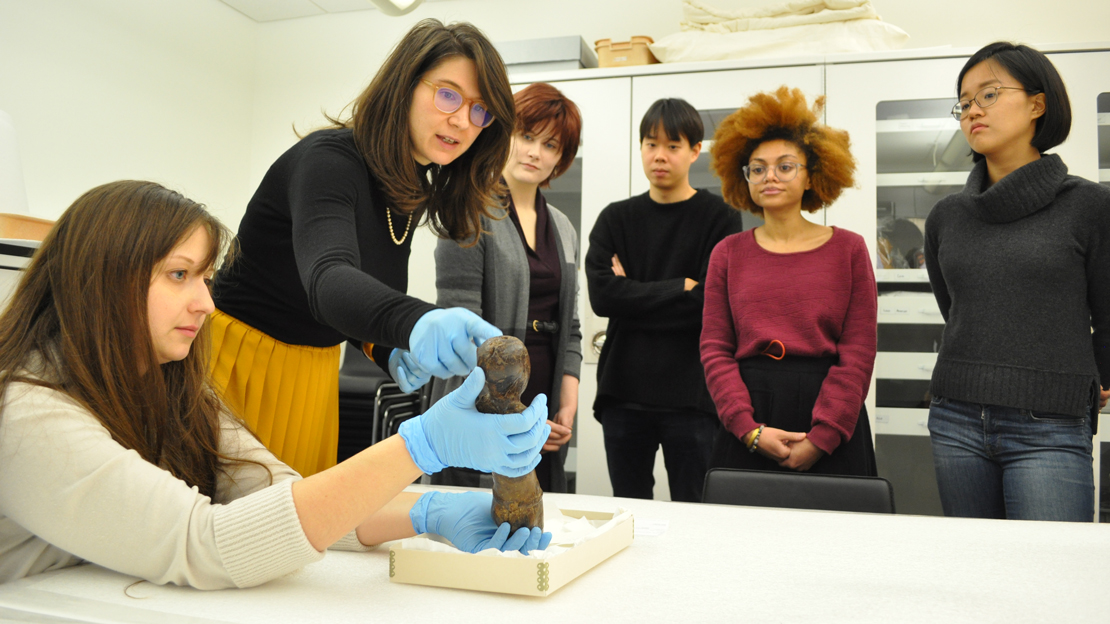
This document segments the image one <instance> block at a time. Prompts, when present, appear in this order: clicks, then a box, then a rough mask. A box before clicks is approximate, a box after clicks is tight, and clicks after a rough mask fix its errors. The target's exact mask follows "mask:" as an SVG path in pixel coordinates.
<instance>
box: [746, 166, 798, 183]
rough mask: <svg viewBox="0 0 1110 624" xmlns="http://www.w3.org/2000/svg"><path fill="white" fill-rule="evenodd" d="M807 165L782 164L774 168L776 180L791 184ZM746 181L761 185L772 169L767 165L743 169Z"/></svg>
mask: <svg viewBox="0 0 1110 624" xmlns="http://www.w3.org/2000/svg"><path fill="white" fill-rule="evenodd" d="M804 168H805V165H803V164H802V163H796V162H790V161H786V162H780V163H779V164H777V165H775V166H774V170H775V179H776V180H778V181H779V182H789V181H791V180H793V179H794V178H796V177H798V170H799V169H804ZM743 169H744V179H745V180H747V181H748V182H749V183H751V184H759V183H761V182H763V181H764V180H766V179H767V172H768V171H770V170H771V169H772V168H771V167H768V166H767V165H747V166H745V167H743Z"/></svg>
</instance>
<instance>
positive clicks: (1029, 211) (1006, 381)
mask: <svg viewBox="0 0 1110 624" xmlns="http://www.w3.org/2000/svg"><path fill="white" fill-rule="evenodd" d="M1067 173H1068V169H1067V166H1065V165H1064V163H1063V161H1061V160H1060V157H1059V156H1056V155H1048V156H1045V157H1043V158H1041V159H1039V160H1036V161H1034V162H1031V163H1029V164H1027V165H1025V166H1024V167H1021V168H1020V169H1018V170H1016V171H1014V172H1013V173H1011V174H1010V175H1008V176H1006V177H1005V178H1003V179H1002V180H1000V181H999V182H998V183H997V184H994V185H993V186H989V187H987V168H986V162H985V161H982V162H980V163H979V164H978V165H976V166H975V169H974V170H972V172H971V175H970V176H969V177H968V180H967V186H966V187H965V188H964V190H963V191H962V192H960V193H957V194H955V195H950V196H948V197H946V198H944V199H942V200H941V201H940V202H939V203H938V204H937V205H936V207H935V208H934V209H933V211H932V213H931V214H930V215H929V218H928V220H927V221H926V222H925V261H926V267H927V269H928V271H929V281H930V282H931V283H932V286H933V292H934V293H935V295H936V298H937V303H938V304H940V311H941V314H943V315H944V320H945V321H946V322H947V325H946V326H945V328H944V339H943V341H942V343H941V348H940V354H939V355H938V357H937V366H936V368H935V369H934V370H933V380H932V384H931V391H932V393H933V394H934V395H938V396H943V397H947V398H952V399H958V400H962V401H968V402H971V403H979V404H986V405H1002V406H1007V407H1016V408H1019V409H1029V410H1035V411H1042V412H1049V413H1053V414H1067V415H1071V416H1075V417H1082V416H1084V415H1087V414H1088V413H1089V412H1088V405H1090V403H1091V402H1092V401H1093V406H1092V408H1091V413H1093V412H1094V411H1095V410H1097V409H1098V402H1097V395H1095V394H1094V393H1095V391H1096V390H1097V387H1098V385H1099V380H1100V379H1101V380H1102V383H1103V384H1106V383H1108V382H1110V189H1108V188H1106V187H1103V186H1100V185H1098V184H1095V183H1093V182H1090V181H1087V180H1084V179H1082V178H1078V177H1076V176H1070V175H1068V174H1067ZM984 189H985V190H984ZM1092 328H1093V330H1094V331H1093V333H1092ZM1095 424H1097V423H1092V425H1095Z"/></svg>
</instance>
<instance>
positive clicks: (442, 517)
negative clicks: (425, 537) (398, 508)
mask: <svg viewBox="0 0 1110 624" xmlns="http://www.w3.org/2000/svg"><path fill="white" fill-rule="evenodd" d="M492 507H493V494H491V493H490V492H463V493H461V494H447V493H444V492H426V493H425V494H424V495H422V496H421V497H420V498H419V499H418V500H417V501H416V504H415V505H413V506H412V509H410V510H409V520H412V528H413V529H415V530H416V533H417V535H419V534H421V533H435V534H436V535H441V536H443V537H446V538H447V539H448V540H449V541H450V542H451V543H452V544H454V545H455V548H458V549H459V550H461V551H464V552H469V553H476V552H479V551H482V550H486V549H487V548H496V549H498V550H502V551H505V552H508V551H511V550H519V551H520V552H521V553H523V554H525V555H527V554H528V553H529V552H531V551H533V550H543V549H545V548H547V545H548V544H550V543H551V534H550V533H543V532H541V531H540V529H539V528H538V527H532V528H531V529H528V528H525V527H521V528H519V529H517V532H516V533H514V534H513V535H512V536H511V537H510V536H509V523H508V522H502V523H501V526H497V525H496V524H494V523H493V516H492V515H491V509H492Z"/></svg>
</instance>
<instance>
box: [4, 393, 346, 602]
mask: <svg viewBox="0 0 1110 624" xmlns="http://www.w3.org/2000/svg"><path fill="white" fill-rule="evenodd" d="M220 450H221V451H222V452H223V453H224V454H226V455H229V456H233V457H243V458H249V459H253V460H256V461H260V462H263V463H265V464H266V465H268V466H269V467H270V471H271V472H272V473H273V485H270V481H269V477H268V475H267V473H266V471H265V470H264V469H263V468H261V467H260V466H257V465H254V464H244V465H241V466H238V467H236V468H235V469H233V471H232V473H231V475H230V478H227V477H221V479H220V480H219V482H218V483H217V493H216V497H215V499H214V500H213V499H210V498H209V497H207V496H204V495H202V494H200V493H199V492H198V490H197V488H195V487H189V486H188V485H186V484H185V482H184V481H181V480H180V479H177V478H176V477H174V476H173V475H171V474H170V473H169V472H167V471H165V470H163V469H162V468H159V467H158V466H155V465H154V464H151V463H149V462H147V461H145V460H144V459H142V458H141V457H140V456H139V454H138V453H136V452H135V451H133V450H130V449H126V448H124V447H122V446H120V445H119V444H118V443H117V442H115V441H114V440H113V439H112V437H111V435H110V434H109V433H108V430H107V429H105V428H104V427H103V426H102V425H101V424H100V423H99V422H98V421H97V420H96V418H94V417H93V416H92V414H90V413H89V412H88V410H86V409H85V408H83V407H81V406H80V405H79V404H78V403H76V402H75V401H74V400H72V399H71V398H70V397H69V396H68V395H66V394H64V393H62V392H58V391H55V390H50V389H48V388H42V387H38V386H34V385H30V384H24V383H15V384H12V385H11V386H10V387H9V390H8V393H7V395H6V397H5V400H4V402H3V404H2V405H0V582H7V581H11V580H14V579H18V578H22V577H25V576H29V575H32V574H37V573H39V572H44V571H47V570H54V569H58V568H64V567H67V566H72V565H76V564H79V563H82V562H83V561H89V562H92V563H95V564H98V565H101V566H104V567H106V568H110V569H112V570H116V571H118V572H122V573H125V574H130V575H134V576H137V577H139V578H142V579H146V580H148V581H150V582H152V583H158V584H164V583H175V584H177V585H190V586H193V587H196V588H200V589H219V588H225V587H250V586H253V585H259V584H261V583H264V582H266V581H268V580H270V579H273V578H276V577H279V576H282V575H284V574H287V573H289V572H292V571H294V570H297V569H299V568H301V567H302V566H304V565H306V564H308V563H312V562H313V561H318V560H320V559H322V558H323V557H324V553H321V552H318V551H317V550H316V549H315V548H313V547H312V545H311V544H310V543H309V541H308V538H307V537H305V534H304V531H303V530H302V529H301V524H300V520H299V518H298V517H297V510H296V508H295V507H294V505H293V495H292V489H291V486H292V484H293V482H294V481H296V480H298V479H300V478H301V477H300V475H298V474H297V473H296V472H295V471H293V469H292V468H289V467H288V466H286V465H285V464H282V463H281V462H280V461H278V459H277V458H276V457H274V456H273V455H272V454H271V453H270V452H269V451H268V450H266V448H265V447H264V446H262V444H261V443H259V442H258V441H257V440H256V439H255V438H254V436H252V435H251V434H250V433H249V432H247V431H246V430H245V429H244V428H243V427H242V426H241V425H239V424H237V423H235V422H233V421H232V420H230V419H228V420H226V421H225V422H224V425H223V427H222V430H221V434H220ZM332 548H336V549H341V550H367V547H365V546H363V545H362V544H360V543H359V541H358V538H357V537H355V534H354V532H353V531H352V532H351V533H350V534H348V535H347V536H346V537H344V538H343V539H342V540H340V541H339V542H338V543H336V544H335V545H333V546H332Z"/></svg>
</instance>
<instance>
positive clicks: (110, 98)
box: [0, 0, 258, 225]
mask: <svg viewBox="0 0 1110 624" xmlns="http://www.w3.org/2000/svg"><path fill="white" fill-rule="evenodd" d="M257 33H258V25H257V24H255V23H254V22H253V21H251V20H249V19H247V18H246V17H244V16H242V15H240V14H239V13H237V12H235V11H234V10H232V9H231V8H229V7H227V6H225V5H223V4H221V3H219V2H216V1H215V0H190V1H181V0H174V1H170V0H158V1H149V0H82V1H68V2H67V1H63V0H0V110H3V111H4V112H6V113H8V114H9V115H11V117H12V120H13V123H14V125H15V128H16V130H17V133H18V137H19V146H20V152H21V157H22V162H23V172H24V179H25V182H26V188H27V201H28V205H29V207H30V212H31V214H33V215H35V216H39V217H43V218H48V219H54V218H57V216H58V215H60V214H61V212H62V211H63V210H64V209H65V208H66V207H67V206H69V204H70V203H72V202H73V200H74V199H76V198H77V196H78V195H80V194H81V193H83V192H84V191H86V190H88V189H89V188H92V187H93V186H96V185H98V184H102V183H104V182H109V181H112V180H118V179H122V178H140V179H152V180H156V181H158V182H162V183H163V184H166V185H168V186H170V187H172V188H175V189H177V190H180V191H183V192H184V193H185V194H186V195H188V196H190V197H192V198H194V199H196V200H198V201H202V202H205V203H207V204H208V205H209V206H210V207H211V208H212V210H213V211H214V212H215V213H216V214H218V215H219V216H221V217H222V218H225V219H229V220H230V222H231V223H232V224H233V225H234V224H237V223H238V218H239V215H240V214H241V213H242V206H243V205H244V204H245V203H246V200H247V198H248V197H249V196H250V193H251V191H252V188H251V179H250V175H249V166H250V149H251V142H250V134H251V125H250V122H251V113H252V111H251V109H250V104H251V101H252V92H253V87H254V84H253V82H254V77H255V72H254V67H255V54H254V52H255V39H256V37H257ZM0 211H2V210H0Z"/></svg>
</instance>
